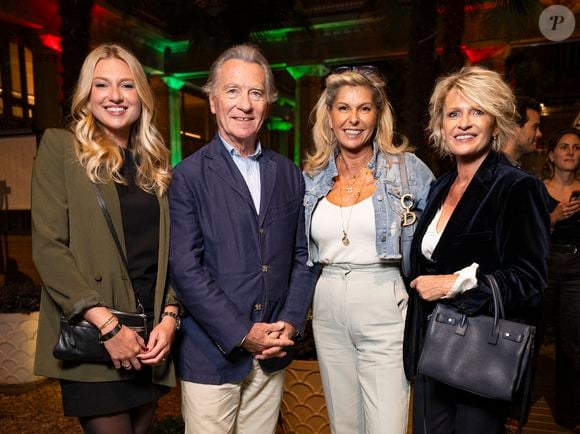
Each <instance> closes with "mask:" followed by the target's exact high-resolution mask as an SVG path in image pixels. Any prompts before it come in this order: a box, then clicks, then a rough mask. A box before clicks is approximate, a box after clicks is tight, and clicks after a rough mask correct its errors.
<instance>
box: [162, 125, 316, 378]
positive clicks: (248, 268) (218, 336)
mask: <svg viewBox="0 0 580 434" xmlns="http://www.w3.org/2000/svg"><path fill="white" fill-rule="evenodd" d="M259 164H260V180H261V205H260V210H259V213H257V212H256V209H255V206H254V202H253V201H252V197H251V195H250V191H249V189H248V187H247V185H246V183H245V181H244V179H243V177H242V175H241V174H240V172H239V170H238V168H237V167H236V165H235V163H234V161H233V159H232V157H231V156H230V155H229V154H228V151H227V150H226V148H225V146H224V145H223V143H222V142H221V140H220V139H219V136H217V135H216V136H215V137H214V139H213V140H212V141H211V142H210V143H208V144H207V145H206V146H204V147H203V148H202V149H200V150H199V151H198V152H196V153H194V154H193V155H191V156H189V157H188V158H186V159H185V160H183V161H182V162H181V163H180V164H178V165H177V166H176V168H175V170H174V174H173V181H172V184H171V188H170V191H169V204H170V205H169V210H170V216H171V245H170V254H169V267H170V279H171V283H172V285H173V287H174V288H175V291H176V293H177V295H178V297H179V300H180V301H181V303H182V304H183V306H184V308H185V310H186V311H187V314H188V315H187V316H186V317H185V318H184V320H183V328H182V335H181V338H180V339H181V342H180V343H179V344H178V345H177V347H178V348H177V352H178V357H177V360H178V370H179V375H180V377H181V378H182V379H183V380H186V381H191V382H196V383H202V384H223V383H227V382H237V381H240V380H242V379H243V378H245V377H246V376H247V374H248V373H249V372H250V369H251V364H252V356H251V354H249V353H248V352H247V351H245V350H244V349H242V348H241V347H239V344H240V342H241V341H242V339H243V338H244V336H245V335H246V334H247V333H248V331H249V330H250V328H251V327H252V325H253V324H254V323H255V322H275V321H278V320H282V321H286V322H289V323H290V324H292V325H293V326H295V327H296V329H297V330H298V331H299V332H302V331H303V328H304V323H305V320H306V314H307V310H308V307H309V305H310V302H311V299H312V294H313V291H314V282H315V278H314V274H313V271H312V269H311V268H310V267H308V266H307V265H306V261H307V259H308V251H307V243H306V236H305V231H304V207H303V196H304V181H303V178H302V174H301V173H300V170H299V168H298V167H296V165H294V164H293V163H292V162H291V161H290V160H289V159H287V158H286V157H283V156H281V155H279V154H277V153H275V152H273V151H271V150H268V149H264V150H263V151H262V154H261V156H260V157H259ZM289 363H290V357H285V358H283V359H269V360H267V361H263V362H261V364H262V367H263V369H264V370H266V371H273V370H276V369H281V368H283V367H285V366H286V365H288V364H289Z"/></svg>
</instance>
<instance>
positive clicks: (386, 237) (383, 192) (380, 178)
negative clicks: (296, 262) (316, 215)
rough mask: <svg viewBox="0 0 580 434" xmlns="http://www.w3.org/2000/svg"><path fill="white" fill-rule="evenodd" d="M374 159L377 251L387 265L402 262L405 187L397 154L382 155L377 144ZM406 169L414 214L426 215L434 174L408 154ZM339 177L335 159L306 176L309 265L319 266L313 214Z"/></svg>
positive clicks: (372, 161)
mask: <svg viewBox="0 0 580 434" xmlns="http://www.w3.org/2000/svg"><path fill="white" fill-rule="evenodd" d="M373 148H374V153H373V158H372V159H371V161H370V162H369V164H368V167H369V169H371V171H372V172H373V175H374V178H375V185H376V186H377V188H376V189H375V192H374V193H373V207H374V210H375V227H376V233H377V238H376V249H377V256H378V257H379V258H380V259H381V260H382V261H385V262H399V261H400V260H401V252H400V245H399V237H400V234H401V218H402V215H403V206H402V205H401V195H402V194H403V193H402V183H401V175H400V172H399V158H398V157H397V155H394V154H386V155H385V154H383V153H381V152H378V146H377V144H376V143H373ZM405 166H406V168H407V178H408V179H409V189H410V190H411V194H412V195H413V197H414V199H415V202H414V206H413V210H416V211H419V212H422V211H423V209H424V208H425V204H426V200H427V195H428V194H429V188H430V187H431V183H432V182H433V180H434V176H433V173H431V170H429V168H428V167H427V166H426V165H425V163H423V162H422V161H421V160H420V159H419V158H417V157H416V156H415V155H414V154H411V153H405ZM337 175H338V170H337V168H336V162H335V159H334V158H331V159H330V161H329V162H328V165H327V166H326V168H324V169H323V170H321V171H320V172H318V173H316V174H315V175H314V176H309V175H308V174H306V173H304V180H305V183H306V192H305V194H304V208H305V213H306V238H307V239H308V265H310V266H312V265H314V263H318V262H319V258H320V256H319V252H318V246H317V245H316V244H315V243H314V241H312V239H311V237H310V227H311V224H312V213H313V212H314V209H315V208H316V205H317V204H318V202H319V201H320V200H321V199H322V198H323V197H325V196H326V195H327V194H328V192H330V190H332V186H333V184H334V178H335V177H336V176H337Z"/></svg>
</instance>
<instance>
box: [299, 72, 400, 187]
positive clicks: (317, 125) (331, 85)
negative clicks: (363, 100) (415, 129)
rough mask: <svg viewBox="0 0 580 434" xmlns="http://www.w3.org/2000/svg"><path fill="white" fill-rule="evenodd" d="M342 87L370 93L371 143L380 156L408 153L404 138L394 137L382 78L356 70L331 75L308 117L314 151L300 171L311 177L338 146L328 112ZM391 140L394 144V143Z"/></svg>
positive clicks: (321, 168) (325, 164)
mask: <svg viewBox="0 0 580 434" xmlns="http://www.w3.org/2000/svg"><path fill="white" fill-rule="evenodd" d="M343 86H364V87H366V88H367V89H369V90H370V91H371V93H372V95H373V103H374V105H375V107H376V109H377V113H378V116H377V126H376V131H375V134H374V140H375V141H376V142H377V144H378V146H379V150H380V151H381V152H383V153H385V154H398V153H401V152H404V151H409V150H410V147H409V142H408V141H407V138H406V137H404V136H402V135H399V134H395V131H394V123H395V122H394V117H393V109H392V107H391V104H390V103H389V101H388V99H387V94H386V91H385V87H386V83H385V81H384V80H383V79H382V77H381V76H380V75H379V74H378V73H376V72H370V71H368V72H366V71H365V72H361V71H358V70H356V69H355V70H349V71H346V72H342V73H333V74H330V75H329V76H328V77H327V78H326V80H325V88H324V90H323V91H322V94H321V95H320V98H319V99H318V102H317V103H316V105H315V106H314V109H313V110H312V113H311V114H310V116H311V118H314V127H313V128H312V137H313V140H314V150H312V151H311V152H309V153H308V155H307V157H306V160H305V161H304V171H305V172H306V173H307V174H309V175H311V176H312V175H314V174H316V173H317V172H319V171H321V170H323V169H324V168H325V167H326V166H327V165H328V162H329V161H330V159H331V158H334V154H335V152H336V148H337V146H338V143H337V140H336V136H335V134H334V132H333V131H332V128H331V127H330V110H331V109H332V105H333V104H334V101H335V100H336V95H337V94H338V91H339V90H340V88H341V87H343ZM395 136H396V137H397V139H398V143H395V141H394V139H395Z"/></svg>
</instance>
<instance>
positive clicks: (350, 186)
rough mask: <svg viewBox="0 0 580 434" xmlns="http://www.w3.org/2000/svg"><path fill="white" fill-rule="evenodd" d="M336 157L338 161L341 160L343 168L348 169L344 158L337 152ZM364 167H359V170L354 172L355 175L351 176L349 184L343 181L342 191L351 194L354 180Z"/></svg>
mask: <svg viewBox="0 0 580 434" xmlns="http://www.w3.org/2000/svg"><path fill="white" fill-rule="evenodd" d="M338 158H340V161H342V165H343V166H344V168H345V169H346V170H347V171H348V167H347V165H346V163H345V162H344V159H343V158H342V154H338ZM364 168H365V166H363V167H361V168H360V170H359V171H358V173H357V174H356V176H355V177H354V178H352V182H351V183H350V185H348V184H347V183H346V181H345V183H344V191H345V193H347V194H352V187H353V186H354V184H355V182H356V180H357V179H358V177H359V176H360V174H361V173H362V172H363V169H364Z"/></svg>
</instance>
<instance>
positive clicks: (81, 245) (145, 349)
mask: <svg viewBox="0 0 580 434" xmlns="http://www.w3.org/2000/svg"><path fill="white" fill-rule="evenodd" d="M71 115H72V122H71V125H70V130H69V131H67V130H56V129H51V130H47V131H46V132H45V134H44V136H43V138H42V140H41V143H40V146H39V149H38V156H37V158H36V161H35V165H34V171H33V181H32V245H33V259H34V263H35V265H36V267H37V269H38V272H39V273H40V276H41V278H42V281H43V291H42V300H41V308H40V323H39V327H38V344H37V353H36V365H35V372H36V373H37V374H38V375H43V376H47V377H53V378H58V379H60V383H61V389H62V399H63V407H64V413H65V415H67V416H75V417H78V418H79V421H80V423H81V425H82V427H83V429H84V431H85V432H86V433H103V434H104V433H107V434H109V433H146V432H147V430H148V428H149V426H150V424H151V421H152V420H153V415H154V412H155V406H156V402H157V400H158V398H159V397H160V396H161V395H163V394H164V393H166V392H167V391H168V387H167V386H173V385H174V383H175V376H174V370H173V365H172V362H171V357H170V350H171V344H172V342H173V340H174V336H175V332H176V329H177V328H178V325H179V324H178V321H179V317H178V305H177V300H176V298H175V294H174V292H173V291H172V290H171V288H169V286H168V284H167V257H168V250H169V247H168V244H169V215H168V205H167V197H166V192H167V188H168V185H169V182H170V178H171V174H170V166H169V162H168V151H167V148H166V147H165V145H164V143H163V140H162V138H161V136H160V134H159V132H158V131H157V129H156V128H155V126H154V125H153V118H154V102H153V94H152V91H151V88H150V87H149V85H148V83H147V78H146V76H145V73H144V71H143V69H142V67H141V65H140V64H139V62H138V60H137V59H136V58H135V57H134V56H133V54H131V53H130V52H128V51H127V50H125V49H124V48H122V47H120V46H118V45H102V46H99V47H97V48H95V49H94V50H93V51H92V52H91V53H90V54H89V55H88V56H87V58H86V59H85V62H84V64H83V66H82V69H81V73H80V77H79V81H78V84H77V87H76V90H75V93H74V95H73V100H72V109H71ZM93 184H95V185H97V187H98V188H99V190H100V191H101V193H102V196H103V197H104V201H105V203H106V206H107V208H108V211H109V213H110V215H111V219H112V221H113V225H114V227H115V230H116V232H117V234H118V237H119V240H120V244H121V246H122V248H123V249H124V255H125V256H126V258H127V262H128V275H127V272H125V267H124V265H123V260H122V257H121V255H120V254H119V252H118V251H117V249H116V247H115V243H114V241H113V237H112V235H111V233H110V231H109V229H108V227H107V223H106V220H105V218H104V217H103V214H102V213H101V210H100V208H99V205H98V202H97V196H96V194H95V189H94V185H93ZM137 297H138V298H139V302H140V304H142V305H143V308H144V312H145V313H146V314H147V317H148V321H149V323H150V326H151V332H150V334H149V338H148V340H147V342H145V341H144V340H143V339H142V338H141V336H139V335H138V334H137V333H135V332H134V331H133V330H131V329H129V328H127V327H124V326H121V325H120V323H119V322H118V318H117V317H116V316H115V315H113V314H112V313H111V311H110V310H109V309H108V308H115V309H118V310H122V311H127V312H137V311H138V306H137V305H138V303H137ZM61 313H62V314H64V315H65V317H67V318H68V319H69V320H75V319H85V320H87V321H89V322H90V323H92V324H93V325H94V326H95V327H96V328H98V329H99V333H100V334H101V339H102V340H103V341H104V342H103V345H104V347H105V349H106V350H107V352H108V353H109V355H110V357H111V363H109V364H96V363H76V362H63V361H60V360H57V359H55V358H54V357H53V355H52V349H53V347H54V344H55V343H56V341H57V338H58V333H59V318H60V315H61Z"/></svg>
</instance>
